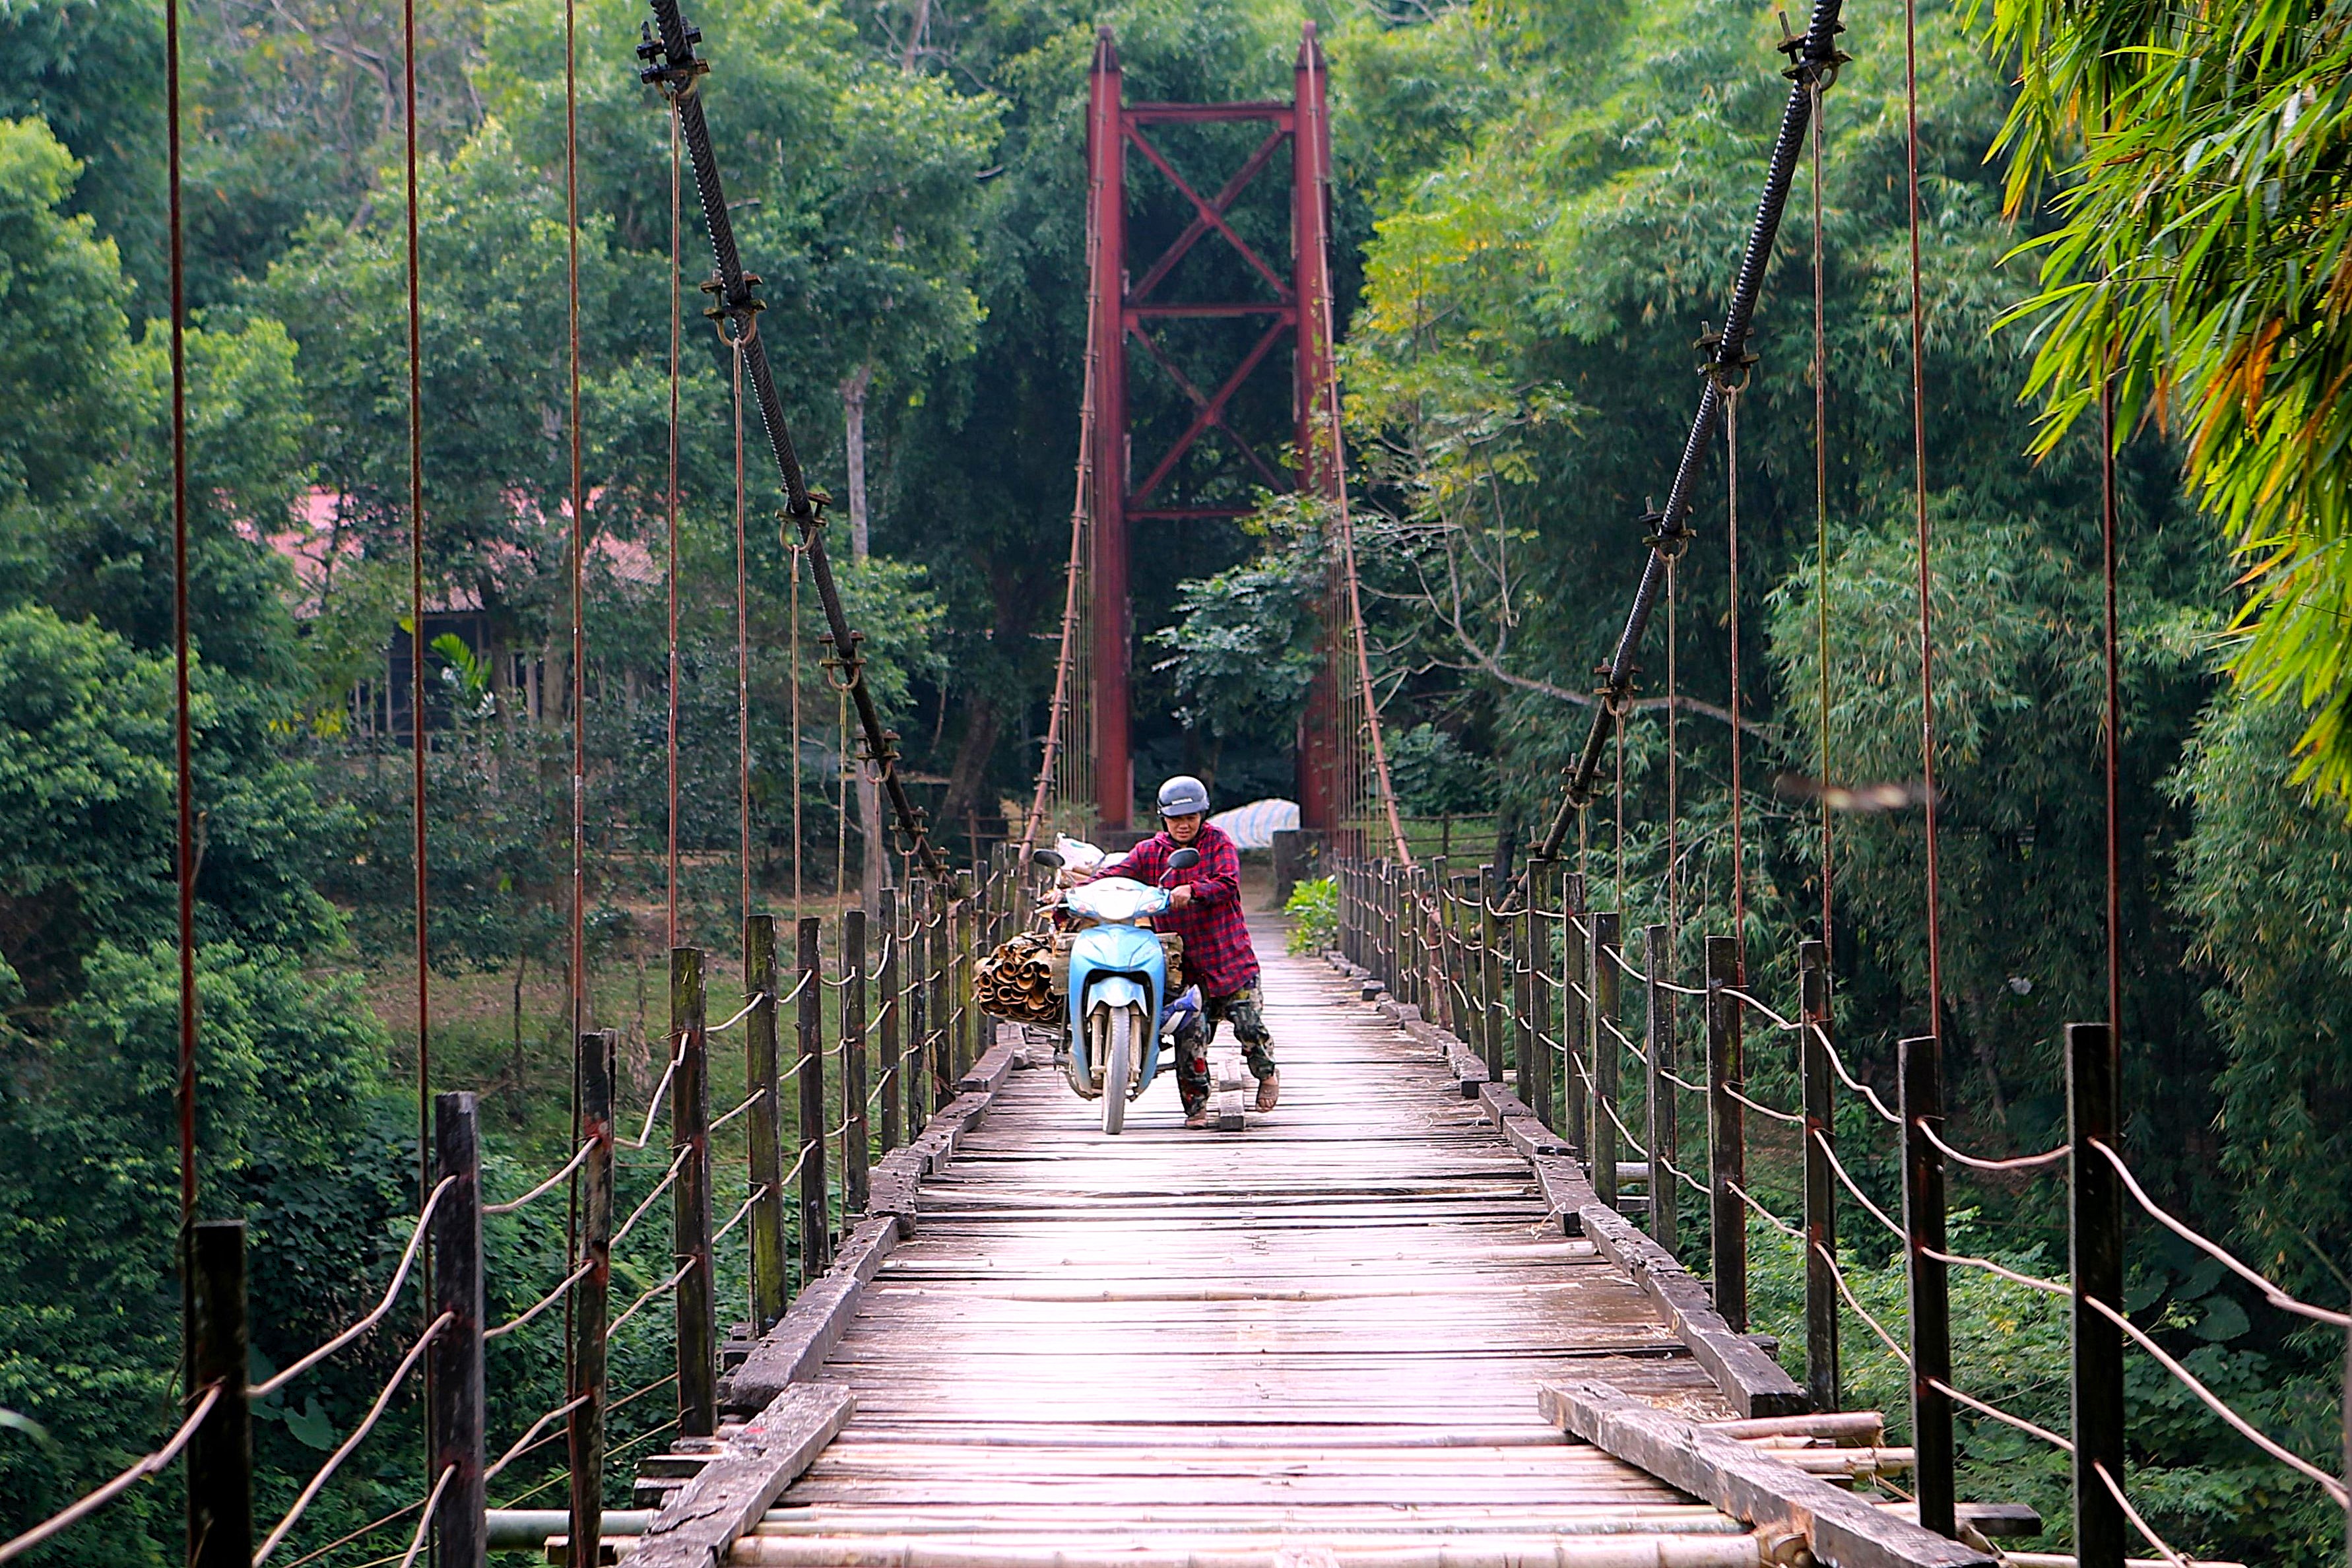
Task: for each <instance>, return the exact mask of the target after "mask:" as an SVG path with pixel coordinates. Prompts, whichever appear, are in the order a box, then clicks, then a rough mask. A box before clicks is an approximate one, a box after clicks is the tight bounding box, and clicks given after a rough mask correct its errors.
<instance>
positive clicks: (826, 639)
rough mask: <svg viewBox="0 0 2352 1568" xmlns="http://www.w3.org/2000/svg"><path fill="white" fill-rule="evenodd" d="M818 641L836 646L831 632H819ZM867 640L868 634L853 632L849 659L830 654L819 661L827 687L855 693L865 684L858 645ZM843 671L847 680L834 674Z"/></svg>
mask: <svg viewBox="0 0 2352 1568" xmlns="http://www.w3.org/2000/svg"><path fill="white" fill-rule="evenodd" d="M816 640H817V641H819V642H821V643H823V644H824V646H825V647H833V646H834V644H833V634H832V633H831V632H819V633H818V634H817V639H816ZM865 640H866V634H865V633H864V632H860V631H853V632H851V633H850V634H849V657H848V658H840V657H838V656H836V655H835V654H830V653H828V654H826V655H825V656H824V658H821V659H818V660H817V663H818V665H819V666H820V667H822V668H824V680H825V684H826V685H828V686H830V687H832V688H833V689H835V691H855V690H856V689H857V688H858V686H859V685H860V684H861V683H863V682H864V680H865V679H866V659H865V656H864V655H863V653H862V652H861V651H860V650H859V648H858V646H857V645H858V644H860V643H862V642H864V641H865ZM842 669H845V670H847V671H849V675H848V678H847V679H842V678H840V677H838V676H836V675H835V673H834V672H835V670H842ZM859 739H860V740H863V739H864V736H863V735H862V734H861V735H860V737H859ZM867 760H868V761H871V760H872V759H871V758H868V759H867Z"/></svg>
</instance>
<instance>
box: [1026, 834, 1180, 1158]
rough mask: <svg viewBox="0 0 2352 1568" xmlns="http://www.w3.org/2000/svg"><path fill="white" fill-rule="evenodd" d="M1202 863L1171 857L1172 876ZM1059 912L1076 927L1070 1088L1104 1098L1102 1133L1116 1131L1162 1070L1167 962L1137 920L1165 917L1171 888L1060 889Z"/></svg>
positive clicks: (1067, 1014)
mask: <svg viewBox="0 0 2352 1568" xmlns="http://www.w3.org/2000/svg"><path fill="white" fill-rule="evenodd" d="M1039 858H1040V859H1041V860H1042V859H1044V858H1045V857H1044V856H1042V855H1041V856H1040V857H1039ZM1200 863H1201V856H1200V852H1199V851H1198V850H1195V849H1179V850H1177V851H1176V852H1175V853H1174V854H1173V855H1171V856H1170V857H1169V858H1168V868H1169V869H1170V870H1171V871H1183V870H1189V869H1190V868H1192V867H1194V866H1197V865H1199V864H1200ZM1062 907H1063V909H1064V910H1066V911H1067V912H1068V914H1069V915H1070V916H1071V917H1073V918H1074V919H1075V920H1076V921H1079V922H1081V923H1080V924H1079V927H1078V929H1077V931H1076V932H1074V933H1073V934H1072V936H1071V939H1070V954H1069V963H1070V967H1069V977H1068V980H1067V982H1066V1004H1065V1010H1064V1015H1063V1040H1064V1047H1065V1049H1064V1058H1065V1060H1066V1064H1067V1070H1068V1072H1069V1077H1070V1087H1071V1088H1072V1089H1076V1091H1077V1092H1078V1093H1079V1094H1080V1095H1082V1096H1084V1097H1085V1098H1087V1099H1088V1100H1094V1099H1097V1098H1099V1099H1100V1100H1102V1129H1103V1131H1105V1132H1107V1133H1116V1132H1118V1131H1119V1130H1120V1129H1121V1128H1122V1127H1124V1126H1126V1125H1127V1103H1128V1101H1129V1100H1133V1099H1135V1098H1136V1097H1137V1096H1138V1095H1139V1094H1141V1093H1142V1092H1143V1091H1144V1090H1145V1089H1150V1087H1151V1080H1152V1079H1153V1078H1154V1077H1155V1076H1156V1075H1157V1074H1158V1073H1159V1071H1160V1027H1159V1026H1160V1018H1161V1015H1162V1011H1163V1009H1165V1008H1166V1007H1167V1006H1168V1005H1169V1003H1170V1000H1171V999H1170V997H1169V994H1168V957H1167V952H1166V950H1165V949H1164V948H1163V947H1162V946H1161V945H1160V933H1159V932H1157V931H1150V930H1148V929H1146V928H1145V927H1144V926H1143V925H1142V924H1141V923H1140V922H1141V921H1146V920H1149V919H1150V917H1151V916H1153V915H1157V914H1164V913H1166V912H1167V910H1168V908H1169V895H1168V890H1167V889H1164V888H1153V887H1147V886H1146V885H1145V884H1143V883H1141V882H1139V881H1137V880H1135V879H1133V878H1131V877H1103V878H1099V879H1096V880H1094V881H1091V882H1087V883H1084V884H1082V885H1080V886H1078V887H1076V888H1072V889H1069V890H1068V891H1066V892H1065V893H1064V894H1063V895H1062Z"/></svg>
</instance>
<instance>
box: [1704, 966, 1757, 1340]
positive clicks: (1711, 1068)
mask: <svg viewBox="0 0 2352 1568" xmlns="http://www.w3.org/2000/svg"><path fill="white" fill-rule="evenodd" d="M1739 982H1740V970H1739V943H1738V942H1737V941H1736V940H1734V939H1733V938H1731V937H1727V936H1711V937H1708V938H1707V939H1706V1109H1707V1162H1706V1163H1707V1194H1708V1224H1707V1229H1708V1232H1709V1235H1710V1237H1711V1238H1712V1239H1711V1242H1710V1247H1711V1251H1712V1259H1711V1262H1710V1265H1709V1270H1710V1272H1711V1273H1712V1274H1713V1276H1714V1281H1713V1282H1714V1286H1715V1310H1717V1312H1718V1313H1720V1314H1722V1317H1723V1321H1725V1322H1726V1323H1727V1324H1729V1325H1730V1327H1731V1331H1732V1332H1734V1333H1740V1334H1744V1333H1746V1332H1747V1331H1748V1211H1747V1209H1746V1208H1745V1207H1743V1206H1742V1205H1741V1204H1740V1201H1739V1194H1738V1193H1737V1192H1734V1191H1733V1190H1732V1189H1733V1188H1734V1187H1738V1188H1740V1189H1742V1190H1745V1189H1746V1187H1747V1185H1748V1144H1747V1119H1746V1118H1745V1117H1744V1116H1742V1115H1741V1114H1740V1105H1739V1101H1738V1100H1735V1099H1733V1098H1732V1094H1733V1091H1735V1090H1744V1089H1746V1088H1747V1087H1748V1075H1747V1070H1746V1068H1745V1066H1744V1065H1743V1063H1742V1061H1741V1028H1742V1025H1743V1023H1744V1022H1745V1019H1744V1016H1743V1009H1742V1005H1741V1003H1740V1002H1739V1000H1738V998H1737V997H1733V996H1727V995H1726V994H1724V993H1725V992H1726V991H1727V990H1730V989H1733V988H1736V987H1737V986H1738V984H1739Z"/></svg>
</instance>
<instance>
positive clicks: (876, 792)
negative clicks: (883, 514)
mask: <svg viewBox="0 0 2352 1568" xmlns="http://www.w3.org/2000/svg"><path fill="white" fill-rule="evenodd" d="M872 384H874V367H873V366H871V365H863V364H861V365H859V366H858V367H857V369H856V372H855V373H854V374H852V375H851V376H850V378H849V379H848V380H847V381H845V382H843V383H842V384H841V414H842V425H843V426H844V428H845V431H846V436H847V447H848V458H849V463H848V468H849V558H850V560H852V561H864V560H866V558H867V557H868V556H870V555H871V554H872V553H873V551H874V536H873V531H872V527H871V524H870V521H869V518H870V514H869V513H868V512H867V510H866V389H867V388H868V387H870V386H871V385H872ZM857 825H858V829H859V839H860V842H861V843H862V845H863V848H862V850H861V853H860V871H859V876H858V887H859V889H860V898H861V900H863V902H864V903H865V905H866V912H867V913H869V914H871V913H873V912H874V911H875V910H879V909H880V908H881V907H882V885H883V883H884V882H885V881H886V880H887V879H888V877H889V874H890V869H889V868H890V852H889V849H888V847H887V845H886V844H885V842H884V838H883V835H884V834H885V833H886V832H887V828H886V827H885V826H884V825H883V821H882V785H881V783H880V781H878V780H877V779H876V778H874V777H873V776H872V775H870V774H869V773H867V772H866V768H865V767H863V766H861V767H859V768H858V770H857Z"/></svg>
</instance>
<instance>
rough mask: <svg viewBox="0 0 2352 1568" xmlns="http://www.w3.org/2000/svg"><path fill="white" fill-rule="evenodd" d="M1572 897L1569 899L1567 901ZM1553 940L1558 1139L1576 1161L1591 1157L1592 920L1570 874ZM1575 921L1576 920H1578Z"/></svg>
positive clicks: (1578, 883)
mask: <svg viewBox="0 0 2352 1568" xmlns="http://www.w3.org/2000/svg"><path fill="white" fill-rule="evenodd" d="M1571 895H1573V896H1571ZM1559 909H1560V917H1559V925H1560V936H1559V996H1560V1007H1559V1058H1560V1060H1559V1069H1560V1078H1559V1085H1560V1089H1561V1092H1562V1093H1563V1095H1564V1096H1565V1097H1566V1098H1565V1099H1564V1100H1563V1101H1562V1103H1561V1105H1560V1113H1559V1135H1560V1136H1561V1137H1562V1138H1565V1139H1567V1140H1568V1147H1569V1152H1570V1153H1572V1154H1574V1155H1575V1156H1576V1157H1577V1158H1579V1159H1582V1158H1584V1157H1585V1155H1586V1154H1588V1153H1590V1152H1591V1147H1592V1145H1591V1142H1590V1141H1589V1140H1588V1139H1587V1138H1586V1136H1585V1122H1586V1120H1587V1119H1588V1118H1589V1117H1590V1116H1591V1086H1590V1085H1588V1084H1587V1083H1586V1082H1585V1080H1584V1078H1585V1074H1586V1073H1587V1072H1589V1071H1591V1063H1590V1057H1589V1053H1588V1052H1587V1051H1586V1049H1585V1036H1586V1034H1587V1033H1588V1032H1589V1031H1590V1030H1591V1027H1592V1006H1591V1001H1590V998H1591V983H1592V916H1591V912H1590V911H1589V910H1586V909H1585V908H1584V879H1583V878H1582V877H1580V876H1578V875H1576V874H1575V873H1573V872H1571V873H1570V874H1569V876H1568V877H1567V878H1566V879H1564V880H1563V881H1562V883H1561V890H1560V900H1559ZM1580 917H1581V918H1580Z"/></svg>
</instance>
